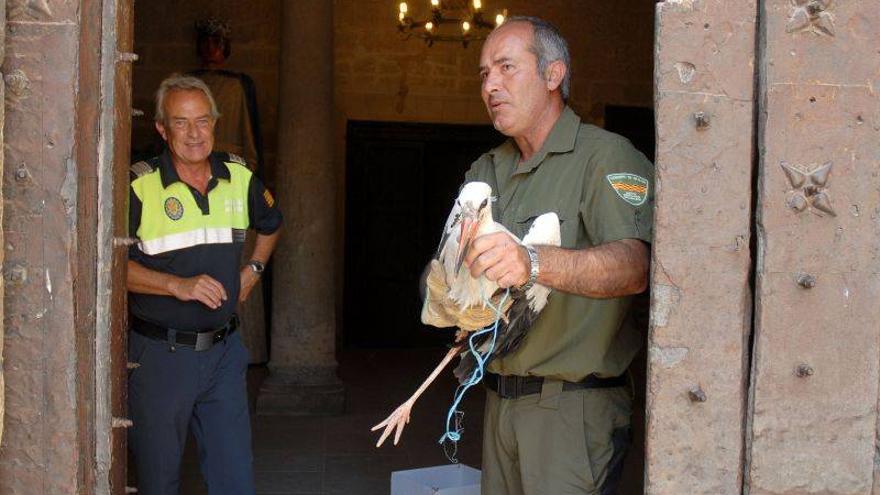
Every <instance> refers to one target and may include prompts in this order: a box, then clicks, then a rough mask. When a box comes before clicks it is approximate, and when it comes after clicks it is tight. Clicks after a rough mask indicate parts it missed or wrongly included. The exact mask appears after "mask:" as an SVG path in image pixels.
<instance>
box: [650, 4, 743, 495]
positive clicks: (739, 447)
mask: <svg viewBox="0 0 880 495" xmlns="http://www.w3.org/2000/svg"><path fill="white" fill-rule="evenodd" d="M756 23H757V5H756V0H737V1H735V2H734V1H728V0H703V1H693V0H687V1H685V0H669V1H666V2H660V3H658V4H657V29H656V32H657V38H656V48H655V101H656V108H655V112H656V125H657V152H656V166H655V171H656V187H657V190H656V211H655V217H654V223H655V225H654V245H653V264H652V276H651V279H652V282H651V285H652V296H651V331H650V334H649V342H648V386H647V404H648V411H647V434H646V437H647V438H646V444H647V445H646V454H645V457H646V458H645V464H646V470H647V476H646V486H645V492H646V493H649V494H658V495H659V494H663V495H666V494H684V493H687V494H707V495H708V494H712V495H727V494H729V495H734V494H736V495H739V494H740V493H741V489H742V464H743V428H744V422H745V413H746V410H745V408H746V390H747V389H746V383H747V379H748V366H749V347H748V344H749V340H748V338H749V333H750V329H751V288H750V286H749V275H750V270H751V261H752V260H751V253H750V249H749V246H750V238H751V230H752V226H753V223H752V215H751V207H752V196H753V193H752V189H753V188H752V182H753V179H752V174H753V156H752V148H753V142H754V95H753V87H754V75H755V73H754V66H755V62H756V57H755V29H756Z"/></svg>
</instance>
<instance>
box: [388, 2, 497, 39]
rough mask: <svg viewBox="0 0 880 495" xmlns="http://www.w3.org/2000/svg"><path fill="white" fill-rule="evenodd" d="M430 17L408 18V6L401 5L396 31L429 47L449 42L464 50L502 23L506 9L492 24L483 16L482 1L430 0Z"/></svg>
mask: <svg viewBox="0 0 880 495" xmlns="http://www.w3.org/2000/svg"><path fill="white" fill-rule="evenodd" d="M429 1H430V4H431V14H430V16H429V17H428V18H427V19H422V20H417V19H413V18H412V17H410V16H409V6H408V5H407V4H406V2H400V11H399V12H398V15H397V19H398V21H399V24H398V26H397V28H398V29H399V30H400V32H401V33H402V34H403V35H404V39H409V38H411V37H412V36H417V37H419V38H422V39H423V40H425V43H427V44H428V46H433V45H434V42H435V41H452V42H455V43H461V44H462V46H464V47H465V48H467V46H468V43H470V42H471V41H475V40H477V41H479V40H484V39H486V36H488V34H489V32H491V31H492V30H493V29H495V27H497V26H500V25H501V24H503V23H504V19H505V18H506V17H507V9H505V10H504V11H503V12H501V13H499V14H496V15H495V22H490V21H487V20H486V18H485V17H484V16H483V2H482V0H429Z"/></svg>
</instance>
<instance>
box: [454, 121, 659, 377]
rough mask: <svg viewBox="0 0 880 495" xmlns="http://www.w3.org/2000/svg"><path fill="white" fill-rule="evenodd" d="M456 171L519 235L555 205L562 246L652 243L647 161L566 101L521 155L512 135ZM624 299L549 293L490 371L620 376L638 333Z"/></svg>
mask: <svg viewBox="0 0 880 495" xmlns="http://www.w3.org/2000/svg"><path fill="white" fill-rule="evenodd" d="M465 178H466V182H471V181H483V182H486V183H487V184H489V185H490V186H492V190H493V192H494V194H495V195H496V197H497V201H495V203H494V204H493V210H492V213H493V215H494V218H495V221H497V222H500V223H501V224H503V225H504V226H505V227H507V228H508V229H509V230H510V231H511V232H512V233H513V234H515V235H516V236H518V237H519V238H522V237H523V236H524V235H525V234H526V232H528V229H529V227H530V226H531V224H532V221H533V220H534V219H535V218H536V217H537V216H538V215H541V214H543V213H546V212H549V211H554V212H556V214H557V215H558V216H559V219H560V221H561V231H562V247H563V248H569V249H584V248H589V247H592V246H598V245H600V244H605V243H608V242H612V241H617V240H620V239H641V240H643V241H645V242H651V225H652V220H653V204H654V201H653V197H654V167H653V165H652V164H651V162H650V161H648V159H647V158H645V156H644V155H643V154H641V153H640V152H638V151H637V150H636V149H635V148H634V147H633V146H632V144H630V142H629V141H628V140H627V139H625V138H623V137H621V136H618V135H616V134H612V133H610V132H607V131H605V130H602V129H600V128H598V127H595V126H592V125H589V124H584V123H581V119H580V117H578V116H577V114H575V113H574V111H572V110H571V109H570V108H568V107H566V108H565V110H564V111H563V113H562V115H561V116H560V117H559V120H558V121H557V122H556V124H555V125H554V127H553V130H552V131H551V132H550V135H549V136H548V137H547V140H546V141H545V142H544V146H543V147H542V148H541V150H540V151H539V152H538V153H536V154H535V155H534V156H533V157H532V158H531V159H530V160H526V161H523V162H521V161H520V154H519V149H518V148H517V147H516V144H515V143H514V141H513V140H512V139H511V140H508V141H507V142H505V143H504V144H502V145H501V146H499V147H497V148H495V149H493V150H491V151H489V152H488V153H486V154H484V155H483V156H481V157H480V158H479V159H477V161H476V162H474V164H473V165H472V166H471V169H470V170H469V171H468V172H467V174H466V176H465ZM633 299H634V297H633V296H630V297H619V298H614V299H592V298H588V297H581V296H575V295H572V294H566V293H563V292H559V291H553V293H552V294H551V295H550V300H549V303H548V304H547V306H546V307H545V308H544V310H543V311H542V312H541V314H540V315H539V317H538V320H537V321H536V322H535V324H534V325H533V326H532V328H530V329H529V331H528V333H527V334H526V337H525V339H524V340H523V342H522V344H521V345H520V347H519V348H518V349H517V350H516V351H515V352H512V353H510V354H509V355H507V356H505V357H504V358H501V359H497V360H494V361H492V363H491V364H490V366H489V370H490V371H492V372H494V373H499V374H502V375H520V376H526V375H534V376H543V377H549V378H555V379H561V380H568V381H579V380H582V379H583V378H585V377H586V376H587V375H589V374H591V373H595V374H597V375H598V376H602V377H609V376H617V375H620V374H622V373H623V372H624V371H626V369H627V367H629V364H630V362H631V361H632V358H633V357H634V356H635V354H636V353H637V352H638V350H639V349H640V347H641V345H642V341H643V333H642V329H641V328H639V327H638V326H637V325H636V321H635V318H634V316H633V315H632V314H630V313H631V311H630V309H631V307H632V303H633Z"/></svg>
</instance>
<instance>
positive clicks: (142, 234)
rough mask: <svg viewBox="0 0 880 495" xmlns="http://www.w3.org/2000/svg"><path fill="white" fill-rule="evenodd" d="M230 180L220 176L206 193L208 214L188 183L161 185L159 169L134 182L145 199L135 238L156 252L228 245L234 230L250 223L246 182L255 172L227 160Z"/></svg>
mask: <svg viewBox="0 0 880 495" xmlns="http://www.w3.org/2000/svg"><path fill="white" fill-rule="evenodd" d="M225 164H226V167H227V168H228V169H229V176H230V177H229V180H228V181H227V180H225V179H220V178H218V179H217V185H216V186H215V187H214V189H212V190H211V192H209V193H208V205H209V213H208V214H207V215H203V214H202V210H201V209H200V208H199V206H198V204H197V203H196V201H195V198H193V194H192V192H191V191H190V189H189V186H187V185H186V184H184V183H183V182H175V183H173V184H170V185H169V186H168V187H167V188H164V187H162V177H161V174H160V172H159V168H158V167H157V168H156V169H155V170H153V171H152V172H150V173H149V174H146V175H144V176H142V177H138V178H137V179H135V180H134V181H132V183H131V187H132V190H133V191H134V193H135V195H137V197H138V199H140V200H141V204H142V209H141V223H140V226H139V227H138V231H137V237H138V238H139V239H140V243H139V245H138V247H139V248H140V249H141V251H143V252H144V254H147V255H151V256H152V255H157V254H161V253H166V252H169V251H174V250H177V249H184V248H189V247H193V246H199V245H203V244H228V243H232V242H235V241H236V240H239V241H243V236H240V238H239V239H236V236H235V235H234V232H233V231H234V230H242V231H244V230H245V229H247V228H248V226H249V223H250V221H249V218H248V187H249V186H250V178H251V171H250V170H248V169H247V168H246V167H243V166H241V165H239V164H237V163H233V162H226V163H225Z"/></svg>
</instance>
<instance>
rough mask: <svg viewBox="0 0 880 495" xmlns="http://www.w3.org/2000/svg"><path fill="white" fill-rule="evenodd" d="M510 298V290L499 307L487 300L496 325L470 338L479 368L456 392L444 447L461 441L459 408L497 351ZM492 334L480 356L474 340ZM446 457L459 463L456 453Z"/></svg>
mask: <svg viewBox="0 0 880 495" xmlns="http://www.w3.org/2000/svg"><path fill="white" fill-rule="evenodd" d="M508 296H510V290H509V289H508V290H507V291H506V292H505V293H504V296H503V297H502V298H501V301H500V302H499V303H498V306H494V305H493V304H492V302H491V301H489V300H485V299H484V300H485V302H486V304H487V305H488V306H489V307H490V308H492V309H494V310H495V323H493V324H492V325H491V326H488V327H486V328H484V329H482V330H480V331H477V332H474V333H473V334H471V336H470V337H468V352H470V353H471V354H472V355H473V356H474V359H475V360H476V361H477V367H476V368H474V371H473V373H471V376H470V377H469V378H468V379H467V380H466V381H465V382H464V383H462V384H461V385H459V386H458V388H457V389H456V390H455V398H454V400H453V401H452V406H451V407H450V408H449V413H448V414H447V415H446V432H445V433H443V436H442V437H440V441H439V443H440V444H441V445H442V444H444V443H445V442H446V440H449V441H451V442H452V443H453V444H455V443H456V442H458V441H459V440H460V439H461V431H462V429H461V427H460V425H459V423H460V422H461V417H462V416H464V413H463V412H461V411H459V410H458V406H459V404H460V403H461V400H462V399H463V398H464V394H465V393H466V392H467V390H468V389H469V388H471V387H473V386H474V385H476V384H478V383H480V380H482V379H483V375H484V374H485V371H484V370H485V366H486V362H487V361H488V360H489V357H490V356H491V355H492V351H494V350H495V342H496V340H497V339H498V325H499V323H500V322H501V308H503V307H504V303H505V302H507V298H508ZM489 332H492V340H491V342H490V344H489V348H488V349H487V350H486V352H485V353H483V354H480V353H479V351H477V349H476V347H474V339H476V338H477V337H479V336H481V335H485V334H486V333H489ZM453 418H454V419H455V427H454V428H453V426H452V423H453ZM446 457H447V458H448V459H449V461H450V462H453V463H457V462H458V460H457V459H456V458H455V455H454V453H453V454H452V455H450V454H449V452H447V453H446Z"/></svg>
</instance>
